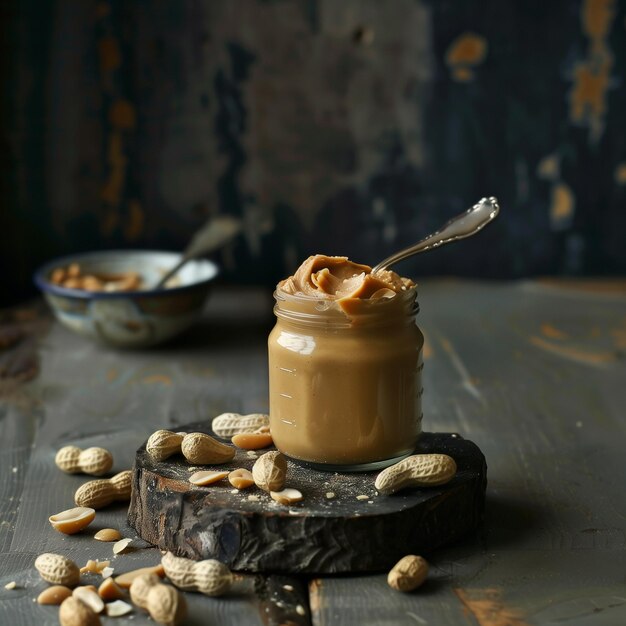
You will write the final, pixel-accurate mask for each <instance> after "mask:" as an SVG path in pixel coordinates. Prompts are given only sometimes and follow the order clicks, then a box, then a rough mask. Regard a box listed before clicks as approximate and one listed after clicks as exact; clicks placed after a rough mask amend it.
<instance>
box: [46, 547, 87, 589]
mask: <svg viewBox="0 0 626 626" xmlns="http://www.w3.org/2000/svg"><path fill="white" fill-rule="evenodd" d="M35 569H36V570H37V571H38V572H39V575H40V576H41V577H42V578H43V579H44V580H45V581H46V582H49V583H52V584H53V585H64V586H65V587H76V585H78V582H79V580H80V570H79V569H78V565H76V563H74V561H72V560H71V559H68V558H67V557H66V556H63V555H62V554H52V553H50V552H46V553H44V554H40V555H39V556H38V557H37V559H36V560H35Z"/></svg>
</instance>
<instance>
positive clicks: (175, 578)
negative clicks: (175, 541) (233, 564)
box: [161, 552, 233, 596]
mask: <svg viewBox="0 0 626 626" xmlns="http://www.w3.org/2000/svg"><path fill="white" fill-rule="evenodd" d="M161 563H162V565H163V569H164V570H165V575H166V576H167V577H168V578H169V579H170V580H171V581H172V584H174V585H175V586H176V587H178V588H179V589H182V590H183V591H199V592H200V593H203V594H204V595H206V596H221V595H223V594H224V593H226V591H228V589H230V586H231V584H232V582H233V575H232V574H231V572H230V570H229V569H228V567H226V565H224V564H223V563H220V562H219V561H216V560H215V559H207V560H205V561H192V560H191V559H184V558H181V557H177V556H174V555H173V554H172V553H171V552H167V553H166V554H165V555H164V556H163V558H162V559H161Z"/></svg>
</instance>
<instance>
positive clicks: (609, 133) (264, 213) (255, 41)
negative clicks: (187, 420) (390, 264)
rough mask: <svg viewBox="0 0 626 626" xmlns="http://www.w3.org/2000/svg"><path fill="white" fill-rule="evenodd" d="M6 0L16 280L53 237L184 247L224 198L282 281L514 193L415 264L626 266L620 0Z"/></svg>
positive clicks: (498, 268) (366, 254)
mask: <svg viewBox="0 0 626 626" xmlns="http://www.w3.org/2000/svg"><path fill="white" fill-rule="evenodd" d="M4 17H5V22H6V27H7V28H6V30H7V32H8V33H10V35H11V37H10V38H9V40H8V43H6V44H4V46H5V49H6V50H5V52H7V54H5V55H3V61H2V65H1V67H2V69H3V73H2V76H3V86H4V89H3V92H4V97H3V100H2V107H3V108H2V116H1V118H0V119H2V122H1V128H2V140H3V144H4V145H5V146H6V149H5V151H4V153H5V154H6V155H7V157H6V158H5V160H4V164H3V171H2V174H3V176H2V181H3V194H2V202H3V207H6V210H5V209H4V208H3V210H2V212H1V213H0V227H2V228H1V229H0V232H1V233H3V234H2V235H0V236H3V237H4V238H5V239H6V241H4V242H3V243H4V245H3V246H2V249H3V251H2V252H0V255H2V256H1V257H0V259H1V260H2V262H3V263H6V264H9V263H11V264H14V263H16V264H17V266H18V267H19V268H22V269H20V272H18V274H17V275H16V278H15V287H14V288H15V289H18V290H19V289H20V288H21V287H20V285H21V284H23V283H25V282H26V283H27V282H28V274H29V272H30V270H31V269H32V266H34V265H35V264H37V263H39V262H40V261H42V260H43V259H44V258H46V257H49V256H51V255H53V254H60V253H64V252H71V251H74V250H83V249H89V248H110V247H118V246H124V247H131V246H139V247H164V248H177V247H181V246H182V245H183V244H184V242H185V241H186V239H187V238H188V237H189V235H190V234H191V233H192V232H193V230H194V229H195V228H197V227H198V226H199V225H200V224H201V223H202V222H203V221H204V220H205V219H206V218H207V217H208V216H209V215H212V214H215V213H230V214H233V215H237V216H240V217H241V218H242V219H243V220H244V223H245V229H244V234H243V235H242V236H241V237H240V239H239V240H238V241H236V242H235V243H234V244H233V245H232V246H230V248H229V249H228V250H226V251H225V252H224V253H223V255H222V258H221V260H222V262H223V263H224V264H225V265H226V268H227V276H228V278H230V279H233V280H243V279H244V278H243V277H244V276H246V277H248V279H251V280H253V281H255V282H262V283H267V284H271V283H273V282H274V281H275V280H276V279H277V278H278V277H280V276H282V275H284V274H285V273H286V272H287V271H288V270H290V269H291V268H293V266H294V265H295V264H296V263H297V262H298V261H299V259H300V258H301V257H303V256H305V255H306V254H309V253H312V252H317V251H319V252H326V253H334V254H348V255H351V256H353V257H354V258H355V259H357V260H359V261H364V262H375V261H376V260H378V259H379V258H381V257H382V256H384V255H385V254H387V253H389V252H391V251H393V250H394V249H397V248H399V247H401V246H404V245H407V244H409V243H411V242H413V241H415V240H416V239H418V238H419V237H421V236H422V235H424V234H425V233H427V232H429V231H432V230H434V229H436V228H437V227H438V226H439V225H440V224H441V223H442V222H444V221H445V220H446V219H448V218H449V217H451V216H452V215H454V214H455V213H457V212H459V211H461V210H462V209H464V208H465V207H467V206H468V205H469V204H471V203H472V202H474V201H475V200H476V199H478V198H479V197H480V196H482V195H485V194H490V195H491V194H494V195H497V196H498V197H499V198H500V200H501V203H502V207H503V212H502V217H501V218H500V219H499V221H498V222H497V223H496V224H494V225H493V226H492V227H491V228H490V229H489V230H487V231H485V233H484V234H483V235H482V236H481V241H480V242H477V241H475V242H466V243H463V244H459V245H457V246H456V247H452V248H449V249H445V250H441V251H440V252H437V253H435V254H432V255H430V256H425V257H423V258H420V259H419V260H415V261H413V262H407V265H405V266H404V267H403V269H404V271H405V272H406V273H409V274H412V275H414V276H416V277H418V278H419V277H420V276H422V275H427V274H434V273H444V274H449V273H452V274H464V275H474V276H498V277H517V276H526V275H534V274H607V273H608V274H611V273H619V272H622V273H623V272H625V271H626V235H625V232H626V182H625V181H626V173H625V172H626V117H625V116H624V111H625V110H626V85H625V84H624V83H625V76H626V33H625V32H624V31H625V30H626V29H625V26H624V24H625V23H626V22H625V17H626V7H625V5H624V3H620V2H618V0H577V1H574V0H555V1H554V2H539V1H535V0H532V1H528V0H516V1H513V2H505V3H503V2H497V1H495V0H491V1H483V0H437V1H435V0H395V1H394V2H388V3H382V2H379V1H378V0H358V1H357V0H345V1H342V2H337V1H336V0H239V1H238V2H232V1H231V0H212V1H211V2H200V1H193V2H191V1H190V2H176V1H174V0H165V1H164V2H159V3H149V2H144V1H142V0H127V1H126V2H122V1H121V0H97V1H96V0H88V1H85V2H76V1H75V0H55V1H54V2H52V3H49V6H47V9H46V11H41V10H40V5H39V3H37V2H36V1H35V0H24V2H22V3H19V5H18V6H16V7H14V9H13V10H12V12H9V11H7V13H6V15H5V16H4ZM7 59H8V60H7ZM4 187H6V191H5V189H4ZM8 233H10V234H8ZM14 235H15V236H14ZM17 239H19V240H21V241H25V242H26V241H35V242H36V245H34V246H32V248H31V250H30V251H29V253H28V254H26V253H25V252H20V250H21V248H20V246H18V245H17V244H16V243H15V241H16V240H17Z"/></svg>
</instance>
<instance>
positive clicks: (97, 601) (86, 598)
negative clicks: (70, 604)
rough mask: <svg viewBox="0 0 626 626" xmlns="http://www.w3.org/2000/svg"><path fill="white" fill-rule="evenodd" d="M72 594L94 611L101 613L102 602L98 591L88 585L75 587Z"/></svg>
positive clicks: (102, 609) (102, 608)
mask: <svg viewBox="0 0 626 626" xmlns="http://www.w3.org/2000/svg"><path fill="white" fill-rule="evenodd" d="M72 595H73V596H74V597H75V598H77V599H78V600H80V601H81V602H82V603H83V604H86V605H87V606H88V607H89V608H90V609H91V610H92V611H93V612H94V613H102V611H104V602H103V600H102V598H101V597H100V596H99V595H98V592H97V591H95V590H94V589H90V588H89V587H76V589H74V591H72Z"/></svg>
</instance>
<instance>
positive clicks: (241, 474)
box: [228, 467, 254, 489]
mask: <svg viewBox="0 0 626 626" xmlns="http://www.w3.org/2000/svg"><path fill="white" fill-rule="evenodd" d="M228 482H229V483H230V484H231V485H232V486H233V487H235V488H236V489H247V488H248V487H252V485H254V477H253V476H252V472H251V471H250V470H247V469H244V468H243V467H241V468H239V469H236V470H233V471H232V472H230V474H228Z"/></svg>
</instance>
